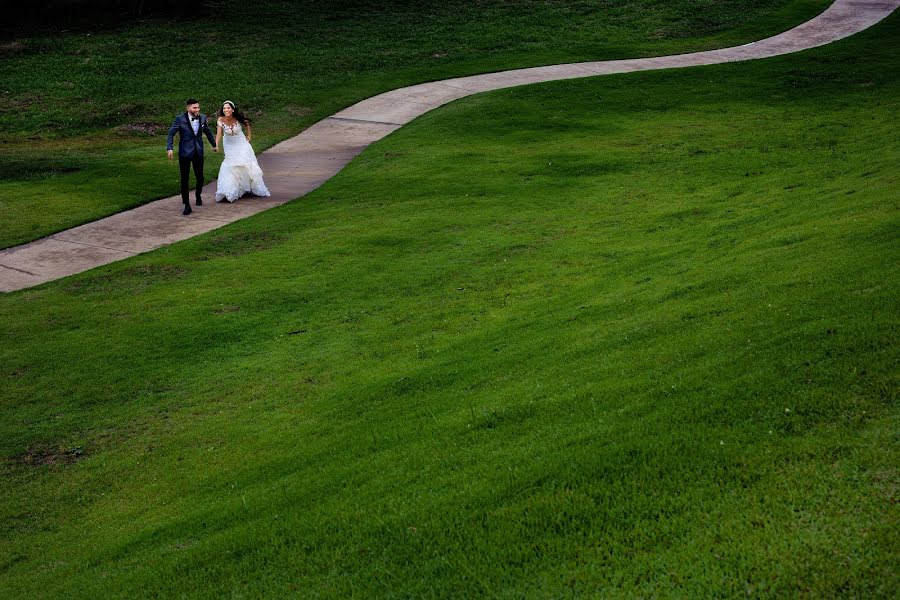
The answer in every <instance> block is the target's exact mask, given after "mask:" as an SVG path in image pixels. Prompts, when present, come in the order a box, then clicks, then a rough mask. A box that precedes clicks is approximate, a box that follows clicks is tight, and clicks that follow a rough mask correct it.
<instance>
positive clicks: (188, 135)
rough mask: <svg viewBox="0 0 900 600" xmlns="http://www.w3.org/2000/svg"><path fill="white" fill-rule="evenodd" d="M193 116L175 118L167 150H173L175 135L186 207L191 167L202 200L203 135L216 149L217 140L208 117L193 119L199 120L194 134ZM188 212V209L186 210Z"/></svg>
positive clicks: (182, 198) (201, 116)
mask: <svg viewBox="0 0 900 600" xmlns="http://www.w3.org/2000/svg"><path fill="white" fill-rule="evenodd" d="M191 118H192V117H191V116H190V114H188V113H187V112H185V113H182V114H180V115H178V116H177V117H175V121H173V122H172V127H170V128H169V139H168V141H167V143H166V150H171V149H172V145H173V141H174V139H175V134H176V133H177V134H178V136H179V139H178V166H179V167H180V168H181V201H182V202H184V203H185V205H188V204H189V196H190V190H189V188H188V180H189V179H190V176H191V165H193V166H194V176H195V177H196V178H197V200H200V193H201V191H202V190H203V135H204V134H205V135H206V138H207V139H208V140H209V143H210V144H212V145H213V147H215V145H216V138H214V137H213V134H212V132H211V131H210V130H209V126H208V125H207V123H206V115H199V116H197V117H193V118H196V119H198V123H199V125H198V127H197V133H194V126H193V123H192V122H191ZM185 210H188V209H185Z"/></svg>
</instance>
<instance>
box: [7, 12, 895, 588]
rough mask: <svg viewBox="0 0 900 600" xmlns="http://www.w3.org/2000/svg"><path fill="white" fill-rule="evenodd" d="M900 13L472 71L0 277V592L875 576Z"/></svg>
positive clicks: (890, 532) (782, 583)
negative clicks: (621, 71)
mask: <svg viewBox="0 0 900 600" xmlns="http://www.w3.org/2000/svg"><path fill="white" fill-rule="evenodd" d="M898 47H900V16H896V15H895V16H892V17H890V18H889V19H888V20H887V21H885V22H884V23H882V24H881V25H879V26H877V27H875V28H874V29H872V30H869V31H867V32H864V33H862V34H860V35H857V36H855V37H853V38H851V39H849V40H845V41H842V42H839V43H837V44H834V45H831V46H828V47H825V48H822V49H818V50H815V51H810V52H806V53H803V54H800V55H794V56H788V57H783V58H778V59H770V60H766V61H756V62H751V63H746V64H731V65H721V66H715V67H706V68H700V69H689V70H681V71H672V72H656V73H643V74H628V75H620V76H612V77H598V78H592V79H584V80H577V81H567V82H559V83H553V84H546V85H539V86H529V87H526V88H518V89H512V90H505V91H499V92H494V93H490V94H482V95H478V96H474V97H470V98H467V99H464V100H462V101H458V102H455V103H453V104H451V105H448V106H446V107H444V108H442V109H440V110H437V111H434V112H433V113H429V114H428V115H426V116H425V117H423V118H421V119H419V120H417V121H415V122H414V123H412V124H410V125H409V126H407V127H404V128H403V129H401V130H400V131H398V132H397V133H395V134H393V135H391V136H389V137H388V138H385V139H384V140H382V141H381V142H378V143H377V144H375V145H373V146H372V147H370V148H369V149H368V150H367V151H366V152H365V153H363V154H362V155H360V157H358V159H357V160H355V161H354V162H353V163H352V164H351V165H349V166H348V168H347V169H346V170H345V171H343V172H342V173H340V174H339V175H338V176H336V177H335V178H334V179H332V180H331V181H330V182H328V183H327V184H326V185H324V186H323V187H322V188H320V189H319V190H317V191H316V192H314V193H312V194H310V195H308V196H306V197H304V198H303V199H302V200H299V201H296V202H294V203H291V204H288V205H285V206H283V207H281V208H278V209H273V210H271V211H268V212H266V213H263V214H261V215H258V216H256V217H253V218H251V219H247V220H245V221H242V222H239V223H236V224H233V225H230V226H228V227H226V228H224V229H222V230H219V231H216V232H212V233H209V234H206V235H203V236H200V237H197V238H194V239H192V240H188V241H185V242H181V243H178V244H175V245H172V246H170V247H167V248H163V249H160V250H158V251H155V252H153V253H149V254H146V255H142V256H139V257H136V258H134V259H131V260H128V261H124V262H121V263H116V264H113V265H109V266H107V267H103V268H100V269H95V270H93V271H91V272H89V273H84V274H81V275H77V276H74V277H70V278H67V279H65V280H61V281H58V282H54V283H50V284H47V285H43V286H40V287H38V288H34V289H31V290H25V291H21V292H15V293H11V294H6V295H4V296H2V297H0V324H2V328H3V330H2V337H3V340H4V343H3V345H2V346H0V364H2V365H3V367H2V379H0V381H2V385H3V387H2V393H0V410H2V415H3V418H2V419H0V453H2V456H3V462H2V463H0V464H2V470H3V471H2V478H0V481H2V483H0V596H2V597H29V598H30V597H42V596H51V597H103V598H106V597H147V596H160V597H172V596H184V597H217V596H237V597H264V596H266V597H270V596H275V597H298V596H299V597H316V596H326V597H346V596H357V597H383V596H398V597H406V596H440V597H452V598H465V597H483V596H487V597H495V596H500V597H521V596H529V597H541V598H543V597H560V596H575V595H585V596H601V597H616V596H625V597H634V596H638V595H640V596H677V597H698V596H701V597H707V596H738V595H741V596H745V595H749V596H751V597H784V596H788V597H792V596H810V597H891V595H892V594H894V593H895V592H891V591H890V590H895V591H896V589H897V588H898V586H900V577H898V574H897V569H896V565H897V564H898V562H900V536H898V516H900V515H898V508H897V490H898V484H900V477H898V471H897V465H898V464H900V446H898V439H900V419H898V416H900V415H898V410H897V404H896V401H897V385H898V378H897V374H898V370H897V365H898V347H897V339H898V333H900V331H898V329H900V327H898V294H897V292H898V276H897V271H896V265H897V264H898V259H900V256H898V254H900V252H898V250H900V249H898V245H897V231H898V212H897V205H898V200H900V195H898V171H897V167H896V165H897V164H898V162H900V141H898V140H900V137H898V136H897V135H896V133H897V131H896V115H897V114H898V113H900V79H898V78H900V68H898V67H900V64H898V63H900V52H898V49H900V48H898Z"/></svg>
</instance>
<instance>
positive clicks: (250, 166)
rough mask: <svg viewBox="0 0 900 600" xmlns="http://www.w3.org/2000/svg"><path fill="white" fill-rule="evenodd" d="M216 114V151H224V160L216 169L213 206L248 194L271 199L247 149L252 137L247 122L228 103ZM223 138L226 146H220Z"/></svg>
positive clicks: (251, 154) (256, 163) (253, 155)
mask: <svg viewBox="0 0 900 600" xmlns="http://www.w3.org/2000/svg"><path fill="white" fill-rule="evenodd" d="M219 114H220V117H219V119H218V121H217V123H218V125H219V127H218V131H217V132H216V147H217V148H223V149H224V150H225V160H223V161H222V166H221V167H219V179H218V181H217V183H216V202H221V201H222V200H228V201H229V202H234V201H235V200H237V199H238V198H240V197H241V196H243V195H244V194H246V193H247V192H251V193H252V194H253V195H254V196H271V194H270V193H269V190H268V189H267V188H266V184H265V183H264V182H263V173H262V169H260V168H259V163H258V162H256V154H254V152H253V147H252V146H250V138H251V137H252V135H253V132H252V131H251V128H250V120H249V119H248V118H247V117H245V116H244V115H243V114H241V113H240V112H239V111H238V110H237V108H236V107H235V106H234V102H232V101H230V100H226V101H225V102H224V103H223V104H222V111H221V112H220V113H219ZM245 127H246V129H247V135H246V136H245V135H244V128H245ZM223 134H224V136H225V144H224V145H221V142H222V135H223Z"/></svg>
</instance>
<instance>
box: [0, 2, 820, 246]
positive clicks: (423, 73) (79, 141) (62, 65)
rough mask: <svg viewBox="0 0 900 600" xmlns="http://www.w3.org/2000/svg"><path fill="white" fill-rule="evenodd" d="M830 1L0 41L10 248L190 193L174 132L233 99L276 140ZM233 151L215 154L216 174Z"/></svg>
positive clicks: (753, 25)
mask: <svg viewBox="0 0 900 600" xmlns="http://www.w3.org/2000/svg"><path fill="white" fill-rule="evenodd" d="M827 4H828V2H827V0H754V1H752V2H748V1H746V0H725V1H723V2H716V3H715V4H714V5H710V4H709V3H708V2H705V1H702V0H679V1H672V2H657V1H649V0H629V1H628V2H619V3H614V4H610V3H599V4H598V3H596V2H588V1H579V2H572V1H568V0H567V1H553V2H543V1H540V2H538V1H532V0H529V1H521V0H517V1H515V2H513V1H506V2H488V3H473V2H464V1H453V2H448V1H446V0H444V1H442V2H426V3H422V2H417V3H407V2H387V3H377V4H376V3H369V2H360V1H351V2H340V3H335V2H299V3H297V2H276V1H265V2H254V3H253V4H252V6H251V5H245V4H243V3H223V8H222V10H220V11H218V12H215V13H214V14H213V15H212V16H211V17H210V18H208V19H202V20H196V21H185V20H178V21H171V20H145V21H137V22H135V23H134V24H132V25H129V26H125V27H122V28H120V29H117V30H112V31H95V32H93V33H89V32H86V31H78V32H70V33H68V34H63V35H57V36H54V37H27V38H22V39H17V40H12V41H10V42H7V43H4V44H2V45H0V81H2V82H3V86H2V89H0V143H2V144H3V152H2V153H0V174H2V178H0V215H2V218H0V248H3V247H8V246H12V245H16V244H19V243H22V242H26V241H30V240H33V239H36V238H39V237H41V236H44V235H47V234H50V233H54V232H57V231H59V230H61V229H65V228H67V227H72V226H75V225H79V224H81V223H84V222H87V221H91V220H94V219H97V218H100V217H103V216H106V215H110V214H114V213H116V212H119V211H121V210H123V209H126V208H130V207H133V206H136V205H139V204H141V203H144V202H147V201H149V200H152V199H155V198H162V197H166V196H169V195H174V194H176V193H177V192H178V175H177V165H175V164H173V163H168V162H167V161H165V159H164V156H165V155H164V152H163V149H164V147H165V138H164V136H165V134H166V131H167V127H168V126H169V125H170V124H171V122H172V118H173V116H174V115H175V114H176V113H178V112H179V111H180V110H182V107H183V104H184V100H185V99H186V98H188V97H197V98H199V99H200V101H201V103H202V105H203V108H204V110H205V111H207V112H209V113H213V112H215V110H216V108H217V107H218V106H219V105H220V103H221V102H222V101H223V100H225V99H231V100H233V101H236V102H237V103H238V104H239V105H241V106H243V107H244V108H245V109H246V110H247V111H248V112H249V113H250V114H251V116H252V117H253V118H255V122H256V126H257V127H256V129H257V131H256V133H255V135H254V145H255V147H256V149H257V150H258V151H259V150H263V149H265V148H267V147H269V146H270V145H272V144H273V143H275V142H276V141H279V140H281V139H284V138H286V137H289V136H291V135H295V134H297V133H299V132H300V131H301V130H302V129H304V128H305V127H307V126H309V125H310V124H312V123H314V122H315V121H317V120H319V119H322V118H324V117H326V116H328V115H330V114H333V113H334V112H337V111H338V110H340V109H341V108H343V107H346V106H348V105H350V104H353V103H355V102H357V101H359V100H361V99H363V98H366V97H369V96H372V95H374V94H377V93H380V92H383V91H386V90H390V89H394V88H397V87H402V86H404V85H410V84H414V83H421V82H424V81H431V80H436V79H443V78H447V77H453V76H457V75H465V74H472V73H481V72H486V71H495V70H502V69H510V68H516V67H528V66H534V65H538V64H552V63H559V62H568V61H575V60H601V59H606V58H621V57H634V56H655V55H661V54H670V53H674V52H684V51H690V50H702V49H708V48H713V47H722V46H729V45H733V44H738V43H744V42H747V41H750V40H755V39H758V38H761V37H765V36H766V35H770V34H772V33H776V32H779V31H782V30H784V29H788V28H790V27H791V26H793V25H796V24H798V23H800V22H802V21H804V20H806V19H808V18H810V17H812V16H813V15H814V14H816V13H817V12H819V11H820V10H822V9H823V8H824V7H825V6H826V5H827ZM220 161H221V156H219V155H211V156H210V157H209V160H208V161H207V177H210V178H214V177H215V176H216V173H217V172H218V165H219V163H220Z"/></svg>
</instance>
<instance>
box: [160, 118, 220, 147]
mask: <svg viewBox="0 0 900 600" xmlns="http://www.w3.org/2000/svg"><path fill="white" fill-rule="evenodd" d="M176 133H177V134H178V156H180V157H181V158H191V157H192V156H194V154H195V153H197V154H199V155H200V156H201V157H202V156H203V135H204V134H206V138H207V139H208V140H209V143H210V144H212V145H213V146H215V145H216V138H215V137H213V134H212V132H211V131H210V130H209V125H208V124H207V123H206V115H200V128H199V129H198V130H197V134H196V135H194V128H193V127H191V119H190V117H189V116H188V114H187V113H186V112H184V113H182V114H180V115H178V116H177V117H175V120H174V121H173V122H172V126H171V127H170V128H169V138H168V140H167V141H166V150H171V149H172V145H173V141H174V139H175V134H176Z"/></svg>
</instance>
